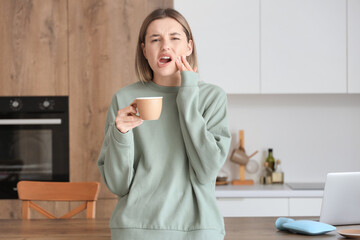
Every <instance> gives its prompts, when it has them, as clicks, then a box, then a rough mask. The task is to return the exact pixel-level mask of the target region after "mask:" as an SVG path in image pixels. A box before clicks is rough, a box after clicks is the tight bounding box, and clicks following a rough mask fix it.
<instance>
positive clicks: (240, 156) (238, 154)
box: [230, 130, 258, 185]
mask: <svg viewBox="0 0 360 240" xmlns="http://www.w3.org/2000/svg"><path fill="white" fill-rule="evenodd" d="M244 145H245V144H244V130H240V131H239V148H237V149H234V150H233V152H232V154H231V157H230V160H231V161H232V162H234V163H237V164H239V165H240V169H239V171H240V180H239V179H235V180H233V181H232V184H233V185H253V184H254V181H253V180H245V168H246V164H247V163H248V162H249V160H250V158H251V157H253V156H254V155H255V154H257V153H258V151H255V152H254V153H253V154H251V155H250V156H248V155H246V152H245V148H244Z"/></svg>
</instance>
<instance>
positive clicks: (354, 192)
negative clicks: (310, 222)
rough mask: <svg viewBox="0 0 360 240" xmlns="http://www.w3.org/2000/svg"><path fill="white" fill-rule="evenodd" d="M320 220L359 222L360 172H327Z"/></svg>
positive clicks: (341, 222) (343, 223) (334, 222)
mask: <svg viewBox="0 0 360 240" xmlns="http://www.w3.org/2000/svg"><path fill="white" fill-rule="evenodd" d="M320 222H323V223H327V224H331V225H349V224H360V172H342V173H328V175H327V177H326V182H325V189H324V197H323V201H322V206H321V213H320Z"/></svg>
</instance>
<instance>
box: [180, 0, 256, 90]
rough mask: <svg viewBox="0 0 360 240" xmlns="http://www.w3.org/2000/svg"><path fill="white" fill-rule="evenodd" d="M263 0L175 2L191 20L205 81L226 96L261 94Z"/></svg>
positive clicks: (183, 0)
mask: <svg viewBox="0 0 360 240" xmlns="http://www.w3.org/2000/svg"><path fill="white" fill-rule="evenodd" d="M259 4H260V0H240V1H239V0H228V1H226V2H223V1H208V0H197V1H192V0H175V1H174V7H175V9H177V10H178V11H180V12H181V13H182V14H183V15H184V16H185V18H186V19H187V20H188V22H189V24H190V27H191V29H192V32H193V35H194V40H195V43H196V47H197V53H198V60H199V73H200V77H201V79H202V80H204V81H205V82H208V83H213V84H216V85H218V86H221V87H222V88H223V89H224V90H225V91H226V92H227V93H259V91H260V82H259V79H260V78H259V74H260V72H259V50H260V49H259V40H260V38H259V20H260V18H259Z"/></svg>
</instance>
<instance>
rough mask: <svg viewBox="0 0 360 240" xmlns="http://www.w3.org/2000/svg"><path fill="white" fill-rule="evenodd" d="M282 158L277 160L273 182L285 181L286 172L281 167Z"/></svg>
mask: <svg viewBox="0 0 360 240" xmlns="http://www.w3.org/2000/svg"><path fill="white" fill-rule="evenodd" d="M280 163H281V162H280V160H279V159H278V160H276V171H275V172H273V173H272V182H273V183H281V184H282V183H284V172H283V171H282V169H281V165H280Z"/></svg>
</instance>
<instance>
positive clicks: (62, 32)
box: [0, 0, 68, 96]
mask: <svg viewBox="0 0 360 240" xmlns="http://www.w3.org/2000/svg"><path fill="white" fill-rule="evenodd" d="M0 46H1V51H0V96H13V95H14V96H20V95H22V96H24V95H68V59H67V57H68V54H67V50H68V41H67V1H63V0H51V1H49V0H21V1H19V0H1V2H0Z"/></svg>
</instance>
